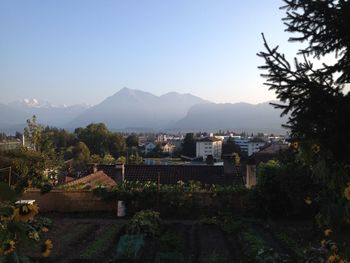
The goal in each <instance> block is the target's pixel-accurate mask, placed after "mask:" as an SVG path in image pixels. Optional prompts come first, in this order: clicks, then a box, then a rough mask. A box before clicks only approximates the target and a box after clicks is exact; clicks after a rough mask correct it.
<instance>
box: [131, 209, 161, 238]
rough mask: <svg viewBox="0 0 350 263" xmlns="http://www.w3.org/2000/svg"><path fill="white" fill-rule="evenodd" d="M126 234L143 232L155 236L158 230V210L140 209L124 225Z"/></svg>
mask: <svg viewBox="0 0 350 263" xmlns="http://www.w3.org/2000/svg"><path fill="white" fill-rule="evenodd" d="M126 232H127V233H128V234H136V235H138V234H145V235H146V236H149V237H155V236H158V235H159V232H160V218H159V212H155V211H152V210H142V211H140V212H138V213H136V214H135V215H134V216H133V217H132V218H131V220H130V222H129V223H128V224H127V225H126Z"/></svg>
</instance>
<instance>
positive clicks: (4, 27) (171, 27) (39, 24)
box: [0, 0, 298, 104]
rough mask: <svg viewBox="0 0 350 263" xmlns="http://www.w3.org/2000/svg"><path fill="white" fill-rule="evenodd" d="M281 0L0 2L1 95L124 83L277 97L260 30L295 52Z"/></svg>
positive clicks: (79, 93) (62, 96)
mask: <svg viewBox="0 0 350 263" xmlns="http://www.w3.org/2000/svg"><path fill="white" fill-rule="evenodd" d="M281 5H283V2H282V0H247V1H238V0H175V1H170V0H158V1H157V0H147V1H145V0H127V1H123V0H110V1H109V0H94V1H91V0H52V1H48V0H1V1H0V94H1V95H0V103H7V102H10V101H14V100H19V99H23V98H37V99H39V100H44V101H49V102H52V103H56V104H76V103H86V104H97V103H99V102H101V101H102V100H103V99H104V98H106V97H107V96H111V95H113V94H114V93H115V92H117V91H118V90H119V89H121V88H123V87H128V88H131V89H140V90H144V91H149V92H152V93H154V94H156V95H161V94H164V93H167V92H170V91H177V92H180V93H192V94H194V95H197V96H200V97H202V98H205V99H208V100H212V101H214V102H240V101H245V102H251V103H258V102H263V101H267V100H270V99H274V98H275V96H274V93H273V92H269V91H268V90H267V87H266V86H263V84H262V83H263V82H264V79H263V78H261V77H260V75H259V74H260V73H262V72H261V71H260V70H258V69H257V66H258V65H262V64H263V60H262V59H261V58H258V57H257V56H256V53H257V52H259V51H260V50H262V49H263V43H262V39H261V35H260V33H261V32H264V33H265V35H266V37H267V39H268V41H269V42H270V43H271V45H272V46H274V45H277V44H279V45H280V46H281V50H283V51H285V53H287V55H293V54H294V53H295V51H296V50H297V48H298V45H297V44H292V43H287V39H288V37H289V36H290V35H289V34H288V33H285V32H284V28H285V26H284V25H283V23H282V22H281V18H282V17H284V13H285V10H280V9H279V7H280V6H281Z"/></svg>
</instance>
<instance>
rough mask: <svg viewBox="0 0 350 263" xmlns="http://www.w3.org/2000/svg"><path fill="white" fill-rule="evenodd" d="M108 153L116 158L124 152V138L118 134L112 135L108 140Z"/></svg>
mask: <svg viewBox="0 0 350 263" xmlns="http://www.w3.org/2000/svg"><path fill="white" fill-rule="evenodd" d="M109 152H110V153H111V154H112V155H113V156H114V157H115V158H118V157H120V156H121V155H123V154H124V153H125V152H126V142H125V138H124V136H123V135H122V134H120V133H113V134H111V136H110V138H109Z"/></svg>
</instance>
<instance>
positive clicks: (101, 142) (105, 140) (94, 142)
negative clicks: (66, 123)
mask: <svg viewBox="0 0 350 263" xmlns="http://www.w3.org/2000/svg"><path fill="white" fill-rule="evenodd" d="M75 133H76V134H77V136H78V138H79V139H80V140H81V141H83V142H84V143H85V144H86V145H87V147H88V148H89V149H90V151H91V153H93V154H98V155H100V156H104V155H105V154H107V153H108V152H109V139H110V136H111V132H110V131H109V130H108V129H107V127H106V125H105V124H103V123H91V124H89V125H88V126H86V128H83V129H82V128H78V129H76V130H75Z"/></svg>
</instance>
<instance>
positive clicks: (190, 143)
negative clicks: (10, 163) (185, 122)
mask: <svg viewBox="0 0 350 263" xmlns="http://www.w3.org/2000/svg"><path fill="white" fill-rule="evenodd" d="M182 154H183V155H185V156H189V157H194V156H196V140H195V138H194V134H193V133H186V135H185V138H184V141H183V144H182Z"/></svg>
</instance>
